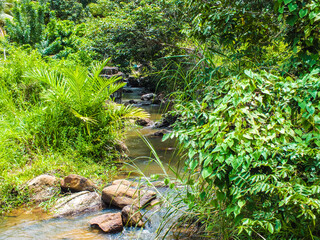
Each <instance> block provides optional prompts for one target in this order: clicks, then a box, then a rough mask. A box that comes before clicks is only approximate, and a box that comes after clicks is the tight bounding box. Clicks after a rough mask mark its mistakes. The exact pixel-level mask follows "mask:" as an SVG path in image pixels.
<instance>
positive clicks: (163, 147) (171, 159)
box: [123, 88, 179, 177]
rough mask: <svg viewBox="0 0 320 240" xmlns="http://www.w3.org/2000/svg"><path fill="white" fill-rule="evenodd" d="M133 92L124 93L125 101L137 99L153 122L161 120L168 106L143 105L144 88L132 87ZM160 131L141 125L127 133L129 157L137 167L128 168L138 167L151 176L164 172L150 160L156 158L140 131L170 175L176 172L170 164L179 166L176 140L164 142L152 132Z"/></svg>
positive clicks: (129, 168)
mask: <svg viewBox="0 0 320 240" xmlns="http://www.w3.org/2000/svg"><path fill="white" fill-rule="evenodd" d="M130 90H132V91H133V92H132V93H124V95H123V102H124V103H125V102H127V101H129V100H135V101H137V102H138V103H137V104H135V106H137V107H141V108H143V109H145V110H146V111H147V112H149V113H150V120H152V121H153V122H156V121H159V120H160V119H161V115H162V114H163V113H165V112H166V110H167V108H166V106H160V105H155V104H151V105H143V101H141V100H140V95H141V93H142V91H143V89H142V88H130ZM157 131H159V129H154V128H153V127H143V128H142V127H140V128H135V129H133V130H131V131H129V132H128V133H127V139H126V141H125V143H126V145H127V147H128V148H129V151H130V152H129V157H130V158H131V159H132V160H134V165H135V167H128V168H127V169H128V170H129V171H130V170H135V169H136V167H138V168H139V169H140V170H141V171H142V172H143V174H145V175H146V176H148V177H149V176H151V175H152V174H163V170H162V168H161V167H160V166H159V164H157V163H156V162H155V161H153V160H150V158H154V155H153V154H152V153H151V150H150V148H149V147H148V146H147V145H146V143H145V142H144V140H143V139H142V138H141V136H139V133H140V134H141V135H142V136H144V137H145V138H146V139H147V140H148V141H149V142H150V143H151V145H152V147H153V148H154V149H155V150H156V153H157V155H158V157H159V159H160V160H161V162H162V164H163V166H164V168H165V170H166V171H167V173H168V174H169V175H173V174H174V173H173V172H172V171H170V170H169V166H171V167H173V168H175V167H177V165H176V164H177V160H178V158H179V156H178V154H177V151H176V148H175V140H174V139H168V140H167V141H165V142H162V137H154V136H152V134H154V133H155V132H157Z"/></svg>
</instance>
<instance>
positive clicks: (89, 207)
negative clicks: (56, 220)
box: [51, 191, 103, 217]
mask: <svg viewBox="0 0 320 240" xmlns="http://www.w3.org/2000/svg"><path fill="white" fill-rule="evenodd" d="M102 206H103V202H102V201H101V197H100V196H99V194H98V193H96V192H88V191H84V192H79V193H74V194H72V195H69V196H66V197H63V198H60V199H59V200H58V201H57V203H56V205H55V206H54V207H53V208H52V209H51V212H52V213H53V214H54V217H63V216H70V215H78V214H81V213H84V212H89V211H97V210H100V209H102Z"/></svg>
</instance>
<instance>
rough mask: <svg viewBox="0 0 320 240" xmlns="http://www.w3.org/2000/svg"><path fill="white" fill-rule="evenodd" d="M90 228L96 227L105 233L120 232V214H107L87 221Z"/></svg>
mask: <svg viewBox="0 0 320 240" xmlns="http://www.w3.org/2000/svg"><path fill="white" fill-rule="evenodd" d="M89 224H90V225H91V226H92V227H95V226H98V227H99V228H101V230H102V231H104V232H105V233H115V232H121V231H122V229H123V224H122V218H121V213H107V214H103V215H101V216H98V217H95V218H93V219H91V220H90V221H89Z"/></svg>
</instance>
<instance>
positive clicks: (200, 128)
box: [167, 70, 320, 239]
mask: <svg viewBox="0 0 320 240" xmlns="http://www.w3.org/2000/svg"><path fill="white" fill-rule="evenodd" d="M318 73H319V70H314V71H313V72H312V73H311V74H308V75H306V76H304V77H303V78H301V79H292V78H291V77H279V76H276V75H272V74H270V73H267V72H261V73H253V72H252V71H245V74H240V75H238V76H234V77H229V78H228V79H222V80H215V81H213V82H211V83H210V85H209V87H207V88H206V89H205V97H204V99H202V100H200V101H198V100H195V101H193V102H190V103H185V102H182V103H181V104H179V105H177V106H176V111H177V113H178V114H180V115H181V119H180V121H179V122H178V123H176V126H175V131H174V132H173V133H171V134H170V135H168V136H167V137H177V138H178V141H179V142H180V143H181V144H182V146H183V148H184V149H186V150H187V151H188V160H187V162H186V168H187V169H186V170H188V171H189V172H191V173H192V175H191V177H190V179H189V180H188V182H187V183H188V184H191V190H190V192H188V194H187V196H186V197H185V199H184V200H185V201H186V203H188V206H189V208H190V210H191V211H194V212H196V213H197V215H199V218H200V222H201V223H202V224H204V225H205V226H206V229H207V230H208V231H210V230H216V231H217V232H219V231H221V229H218V230H217V229H216V228H215V227H216V224H215V223H214V222H216V220H215V217H216V216H217V215H216V214H213V212H214V211H218V212H219V216H220V217H221V216H222V219H224V222H227V223H229V224H230V222H232V223H234V225H235V226H238V228H239V233H240V234H243V231H244V232H246V233H248V234H249V235H251V234H253V233H254V234H257V235H256V236H263V238H268V239H278V238H279V237H280V238H286V239H294V238H296V239H297V238H298V239H301V238H304V237H306V236H310V238H312V236H313V235H314V236H317V237H319V236H320V232H319V229H318V228H317V226H318V224H319V217H320V215H319V214H320V201H319V197H320V188H319V182H320V178H319V173H320V172H319V169H320V168H319V158H320V142H319V139H320V135H319V130H320V108H319V97H320V95H319V93H320V79H319V77H318ZM193 184H195V185H193ZM192 189H193V190H192ZM220 227H221V226H220ZM230 231H232V226H231V230H230V229H229V230H227V231H226V232H224V233H222V234H223V235H224V237H226V236H228V234H230Z"/></svg>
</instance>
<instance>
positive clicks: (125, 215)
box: [121, 205, 144, 227]
mask: <svg viewBox="0 0 320 240" xmlns="http://www.w3.org/2000/svg"><path fill="white" fill-rule="evenodd" d="M121 216H122V223H123V225H124V226H128V227H131V226H133V227H135V226H137V227H143V226H144V222H143V221H142V214H141V213H140V211H139V209H138V208H137V207H136V206H134V205H131V206H129V205H128V206H125V207H124V208H123V209H122V211H121Z"/></svg>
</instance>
